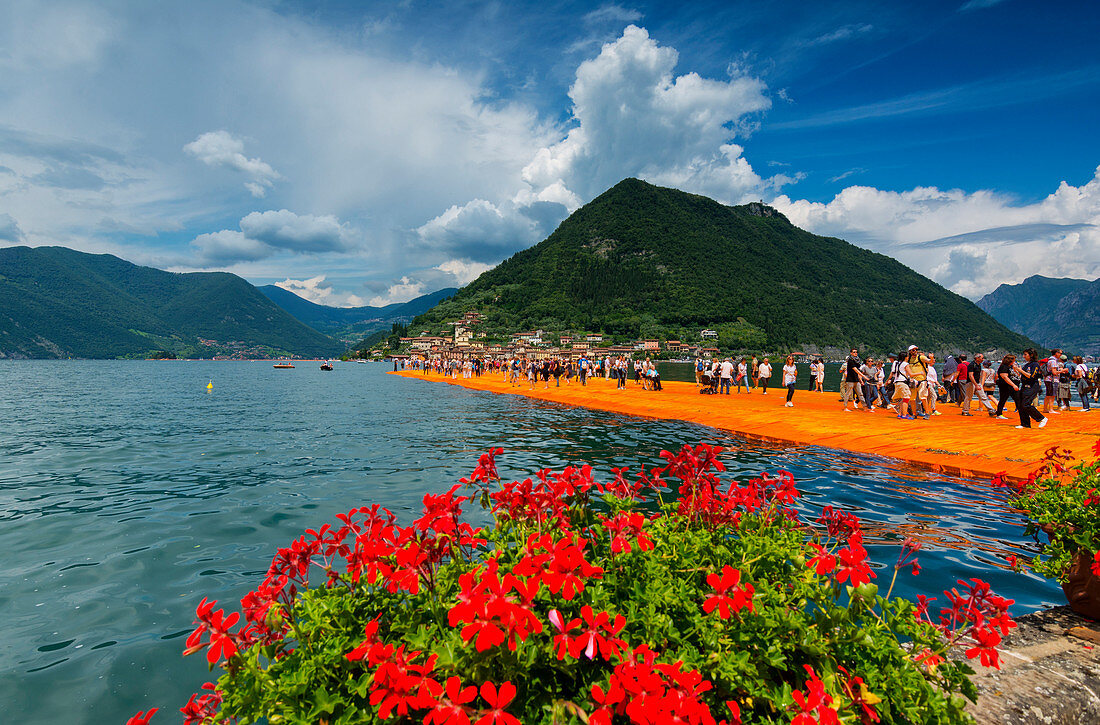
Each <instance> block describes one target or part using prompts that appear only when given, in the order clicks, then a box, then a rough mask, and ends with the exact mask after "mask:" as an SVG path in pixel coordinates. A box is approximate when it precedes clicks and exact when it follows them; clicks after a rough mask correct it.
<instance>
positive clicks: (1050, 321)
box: [977, 275, 1100, 355]
mask: <svg viewBox="0 0 1100 725" xmlns="http://www.w3.org/2000/svg"><path fill="white" fill-rule="evenodd" d="M977 304H978V307H981V308H982V309H983V310H985V311H986V312H988V313H989V314H990V315H992V316H993V317H994V318H996V319H997V320H998V321H999V322H1001V323H1002V324H1004V325H1007V326H1008V327H1009V328H1011V329H1013V330H1015V331H1016V332H1019V333H1021V334H1024V335H1027V336H1028V337H1030V338H1032V339H1033V340H1036V341H1038V342H1039V343H1041V344H1043V345H1045V346H1047V347H1060V348H1062V349H1064V350H1067V351H1068V352H1069V353H1070V354H1073V353H1081V354H1088V355H1100V279H1098V280H1094V281H1092V282H1089V281H1088V280H1085V279H1065V278H1063V279H1052V278H1050V277H1043V276H1041V275H1034V276H1032V277H1028V278H1027V279H1025V280H1024V281H1023V282H1021V283H1019V284H1002V285H1001V286H1000V287H998V288H997V289H995V290H993V291H992V292H990V293H989V294H987V295H986V296H985V297H983V298H981V299H980V300H978V303H977Z"/></svg>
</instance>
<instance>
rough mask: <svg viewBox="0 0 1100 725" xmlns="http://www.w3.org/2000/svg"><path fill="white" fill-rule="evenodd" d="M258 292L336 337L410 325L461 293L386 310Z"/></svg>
mask: <svg viewBox="0 0 1100 725" xmlns="http://www.w3.org/2000/svg"><path fill="white" fill-rule="evenodd" d="M257 289H259V290H260V292H262V293H263V294H264V295H265V296H266V297H267V298H268V299H269V300H271V301H272V302H274V303H275V304H277V305H279V307H282V308H283V309H284V310H286V311H287V312H289V313H290V314H291V315H293V316H294V317H296V318H297V319H299V320H301V321H302V322H304V323H305V324H307V325H309V326H310V327H313V328H314V329H317V330H320V331H322V332H329V333H335V332H337V331H339V330H341V329H345V328H353V329H357V330H359V331H362V332H371V331H372V329H371V328H374V329H383V328H385V327H388V326H389V325H390V324H391V323H393V322H408V321H409V320H411V319H413V318H414V317H416V316H417V315H419V314H421V313H423V312H425V311H427V310H429V309H431V308H432V307H433V306H434V305H436V304H437V303H438V302H439V301H440V300H443V299H446V298H447V297H450V296H452V295H454V293H455V292H458V290H457V289H456V288H454V287H448V288H446V289H441V290H438V291H436V292H430V293H428V294H426V295H421V296H420V297H417V298H416V299H413V300H409V301H408V302H396V303H394V304H391V305H385V306H383V307H329V306H328V305H319V304H317V303H316V302H310V301H309V300H307V299H304V298H302V297H299V296H298V295H296V294H294V293H293V292H291V291H289V290H285V289H283V288H282V287H279V286H277V285H273V284H267V285H263V286H262V287H258V288H257ZM360 328H361V330H360Z"/></svg>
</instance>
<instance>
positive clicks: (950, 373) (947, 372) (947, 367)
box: [943, 355, 959, 403]
mask: <svg viewBox="0 0 1100 725" xmlns="http://www.w3.org/2000/svg"><path fill="white" fill-rule="evenodd" d="M958 380H959V361H958V360H957V359H956V358H955V357H954V356H953V355H948V356H947V359H946V360H944V361H943V385H944V387H945V388H947V402H949V403H957V402H959V396H958V391H957V390H956V387H955V383H956V382H958Z"/></svg>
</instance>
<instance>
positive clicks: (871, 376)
mask: <svg viewBox="0 0 1100 725" xmlns="http://www.w3.org/2000/svg"><path fill="white" fill-rule="evenodd" d="M859 372H860V385H861V386H862V387H861V389H862V390H863V401H864V402H865V403H866V404H867V410H868V411H869V412H871V413H873V412H875V400H876V399H877V397H878V393H877V388H876V387H875V376H876V374H877V373H878V370H877V369H876V368H875V359H874V358H872V357H869V358H867V360H866V361H865V362H864V363H863V364H862V365H860V366H859Z"/></svg>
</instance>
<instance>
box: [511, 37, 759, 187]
mask: <svg viewBox="0 0 1100 725" xmlns="http://www.w3.org/2000/svg"><path fill="white" fill-rule="evenodd" d="M678 60H679V55H678V53H677V52H676V50H675V49H674V48H670V47H663V46H660V45H659V44H658V43H657V42H656V41H655V40H654V39H652V38H650V36H649V33H648V32H647V31H646V30H645V29H644V28H639V27H637V26H634V25H630V26H628V27H627V28H626V29H625V30H624V31H623V34H622V36H621V37H620V38H618V39H617V40H615V41H614V42H611V43H607V44H605V45H604V46H603V48H602V49H601V50H600V53H599V55H598V56H597V57H595V58H592V59H590V60H586V61H584V62H583V63H581V65H580V67H578V68H577V73H576V79H575V80H574V82H573V85H572V87H571V88H570V90H569V97H570V99H571V100H572V101H573V120H574V126H573V127H572V128H571V129H570V130H569V131H568V133H566V134H565V137H564V138H562V139H560V140H559V141H558V142H556V143H554V144H551V145H549V146H545V147H543V148H542V149H540V150H539V151H538V152H536V154H535V157H534V158H533V159H532V160H531V162H530V163H529V164H528V165H527V166H526V167H525V168H524V170H523V178H524V180H525V181H527V182H528V183H529V184H530V185H531V186H532V187H533V188H534V189H536V190H542V189H546V188H548V187H551V186H553V185H555V184H557V185H560V186H561V187H563V188H564V189H566V190H568V191H569V192H570V193H573V194H576V195H577V196H578V197H580V198H582V199H591V198H593V197H594V196H595V195H597V194H599V193H601V192H602V191H604V190H605V189H607V188H608V187H610V186H612V185H614V184H615V183H617V182H618V181H620V180H622V179H623V178H626V177H629V176H638V177H641V178H645V179H647V180H651V181H654V182H656V183H675V184H677V185H680V186H682V187H685V188H687V189H688V190H690V191H700V192H703V193H710V194H712V195H714V196H717V197H718V198H720V199H722V200H725V201H735V200H740V199H742V198H743V197H744V196H745V194H746V193H749V192H755V191H756V190H758V189H760V188H761V187H765V186H767V184H766V182H765V180H764V179H762V178H761V177H760V176H759V175H757V174H756V173H755V172H754V171H753V170H752V168H751V166H749V164H748V163H747V162H746V161H745V160H744V158H742V157H741V152H742V149H741V147H740V146H737V145H735V144H733V143H732V139H733V136H734V135H735V132H736V131H737V130H744V128H745V122H746V117H747V116H749V115H750V114H753V113H757V112H759V111H763V110H765V109H767V108H769V107H770V105H771V101H770V100H769V98H768V97H767V95H766V86H765V84H764V82H763V81H761V80H759V79H757V78H752V77H749V76H745V75H740V76H737V77H734V78H731V79H729V80H715V79H708V78H703V77H702V76H700V75H699V74H697V73H685V74H683V75H679V76H676V75H674V72H673V71H674V70H675V67H676V64H677V62H678Z"/></svg>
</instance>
